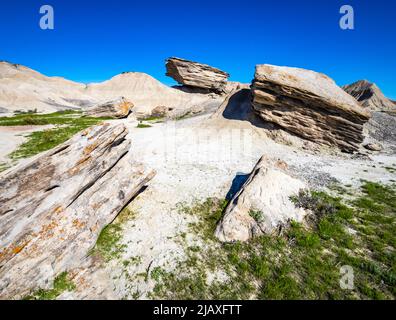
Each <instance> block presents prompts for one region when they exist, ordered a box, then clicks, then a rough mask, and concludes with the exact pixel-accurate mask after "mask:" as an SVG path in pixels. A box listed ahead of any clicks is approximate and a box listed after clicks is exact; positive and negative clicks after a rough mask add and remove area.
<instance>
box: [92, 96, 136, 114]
mask: <svg viewBox="0 0 396 320" xmlns="http://www.w3.org/2000/svg"><path fill="white" fill-rule="evenodd" d="M133 107H134V105H133V103H132V102H131V101H129V100H127V99H125V98H124V97H120V98H117V99H115V100H112V101H106V102H101V103H97V104H95V105H92V106H90V107H88V108H87V109H86V110H85V111H84V114H85V115H86V116H90V117H96V118H100V117H105V118H115V119H119V118H126V117H128V115H129V114H130V113H131V111H132V108H133Z"/></svg>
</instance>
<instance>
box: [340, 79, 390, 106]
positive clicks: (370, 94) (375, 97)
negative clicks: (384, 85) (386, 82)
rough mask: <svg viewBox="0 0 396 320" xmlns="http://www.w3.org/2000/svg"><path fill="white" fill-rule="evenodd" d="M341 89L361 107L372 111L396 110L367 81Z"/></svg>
mask: <svg viewBox="0 0 396 320" xmlns="http://www.w3.org/2000/svg"><path fill="white" fill-rule="evenodd" d="M343 89H344V90H345V91H346V92H348V93H349V94H350V95H351V96H353V97H355V98H356V100H358V101H359V102H360V103H361V104H362V106H363V107H365V108H368V109H369V110H372V111H390V110H396V105H395V104H394V103H393V101H391V100H389V99H388V98H386V97H385V96H384V94H383V93H382V92H381V90H380V88H378V87H377V85H376V84H375V83H371V82H369V81H367V80H359V81H357V82H355V83H352V84H350V85H346V86H344V87H343Z"/></svg>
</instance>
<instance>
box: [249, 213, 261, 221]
mask: <svg viewBox="0 0 396 320" xmlns="http://www.w3.org/2000/svg"><path fill="white" fill-rule="evenodd" d="M249 215H250V216H251V217H252V218H253V219H254V221H256V222H257V223H260V222H262V221H263V213H262V212H261V211H257V210H250V211H249Z"/></svg>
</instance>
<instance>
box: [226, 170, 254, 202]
mask: <svg viewBox="0 0 396 320" xmlns="http://www.w3.org/2000/svg"><path fill="white" fill-rule="evenodd" d="M249 175H250V173H248V174H245V173H242V172H238V173H237V174H236V176H235V178H234V179H233V180H232V184H231V187H230V190H228V192H227V195H226V200H228V201H230V200H231V199H232V198H233V197H234V196H235V195H236V194H237V193H238V192H239V190H241V188H242V186H243V185H244V184H245V182H246V181H247V179H248V178H249Z"/></svg>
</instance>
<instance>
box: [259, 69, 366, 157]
mask: <svg viewBox="0 0 396 320" xmlns="http://www.w3.org/2000/svg"><path fill="white" fill-rule="evenodd" d="M252 93H253V102H252V103H253V108H254V109H255V110H256V112H257V113H258V115H259V116H261V118H263V119H264V120H266V121H269V122H272V123H275V124H277V125H279V126H280V127H281V128H283V129H286V130H287V131H289V132H292V133H294V134H296V135H298V136H300V137H303V138H305V139H308V140H311V141H314V142H316V143H319V144H325V145H329V146H338V147H339V148H340V149H341V150H343V151H346V152H353V151H355V150H357V149H358V148H359V145H360V143H361V142H362V141H363V134H362V129H363V124H364V123H365V122H366V121H367V120H368V119H369V117H370V116H369V114H368V113H367V112H366V111H365V110H363V108H362V107H361V106H360V105H359V103H358V102H357V101H356V100H355V99H354V98H353V97H351V96H350V95H349V94H347V93H346V92H344V91H343V90H342V89H341V88H340V87H338V86H337V85H336V84H335V83H334V81H333V80H331V79H330V78H329V77H327V76H326V75H324V74H320V73H317V72H314V71H310V70H304V69H298V68H289V67H278V66H272V65H258V66H257V67H256V73H255V78H254V81H253V84H252Z"/></svg>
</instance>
